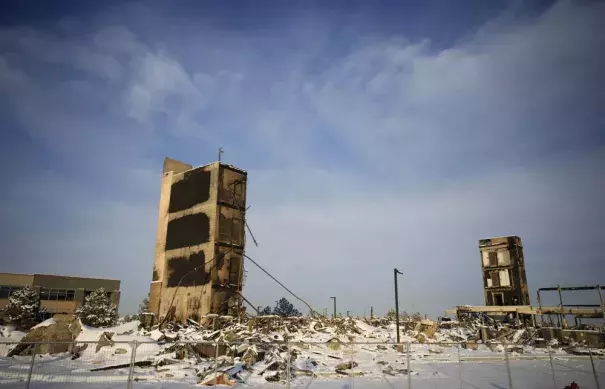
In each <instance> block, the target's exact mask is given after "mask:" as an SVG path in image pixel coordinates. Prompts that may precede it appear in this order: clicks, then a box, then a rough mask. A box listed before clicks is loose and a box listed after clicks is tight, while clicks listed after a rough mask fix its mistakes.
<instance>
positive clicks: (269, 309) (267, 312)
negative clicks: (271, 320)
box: [260, 305, 273, 316]
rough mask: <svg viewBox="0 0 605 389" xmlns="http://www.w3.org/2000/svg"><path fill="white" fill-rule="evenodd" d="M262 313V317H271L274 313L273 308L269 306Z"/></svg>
mask: <svg viewBox="0 0 605 389" xmlns="http://www.w3.org/2000/svg"><path fill="white" fill-rule="evenodd" d="M260 313H261V315H265V316H267V315H271V314H272V313H273V311H272V310H271V307H270V306H268V305H267V306H266V307H265V308H263V310H262V311H260Z"/></svg>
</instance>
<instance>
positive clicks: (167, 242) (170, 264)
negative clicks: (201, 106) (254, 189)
mask: <svg viewBox="0 0 605 389" xmlns="http://www.w3.org/2000/svg"><path fill="white" fill-rule="evenodd" d="M246 180H247V173H246V172H245V171H244V170H241V169H238V168H236V167H234V166H231V165H227V164H225V163H222V162H214V163H211V164H208V165H205V166H201V167H197V168H193V167H192V166H191V165H188V164H186V163H183V162H179V161H175V160H172V159H170V158H166V159H165V160H164V170H163V176H162V187H161V195H160V206H159V218H158V230H157V240H156V247H155V262H154V266H153V280H152V282H151V287H150V296H149V309H150V312H152V313H155V314H156V316H158V317H159V318H162V317H166V316H170V317H171V318H173V319H174V320H177V321H184V320H186V319H188V318H192V319H194V320H197V319H198V318H200V317H202V316H204V315H207V314H230V315H234V316H236V315H238V314H239V313H240V309H241V303H240V301H241V300H240V298H239V297H240V292H241V290H242V286H243V254H244V245H245V233H244V226H245V223H244V220H245V219H244V217H245V210H246V185H247V183H246Z"/></svg>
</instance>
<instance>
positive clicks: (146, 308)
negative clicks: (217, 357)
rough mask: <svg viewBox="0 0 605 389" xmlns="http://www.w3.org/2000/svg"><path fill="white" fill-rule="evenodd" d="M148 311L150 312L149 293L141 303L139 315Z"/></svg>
mask: <svg viewBox="0 0 605 389" xmlns="http://www.w3.org/2000/svg"><path fill="white" fill-rule="evenodd" d="M147 312H149V294H148V295H147V297H145V298H144V299H143V301H141V303H140V304H139V315H140V314H141V313H147Z"/></svg>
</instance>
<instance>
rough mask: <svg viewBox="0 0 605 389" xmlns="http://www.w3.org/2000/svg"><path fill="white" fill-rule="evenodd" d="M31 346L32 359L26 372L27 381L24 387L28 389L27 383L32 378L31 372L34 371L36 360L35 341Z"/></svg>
mask: <svg viewBox="0 0 605 389" xmlns="http://www.w3.org/2000/svg"><path fill="white" fill-rule="evenodd" d="M32 346H33V349H32V361H31V364H30V365H29V372H28V373H27V383H26V384H25V389H29V383H30V382H31V380H32V373H33V371H34V362H35V361H36V343H33V344H32Z"/></svg>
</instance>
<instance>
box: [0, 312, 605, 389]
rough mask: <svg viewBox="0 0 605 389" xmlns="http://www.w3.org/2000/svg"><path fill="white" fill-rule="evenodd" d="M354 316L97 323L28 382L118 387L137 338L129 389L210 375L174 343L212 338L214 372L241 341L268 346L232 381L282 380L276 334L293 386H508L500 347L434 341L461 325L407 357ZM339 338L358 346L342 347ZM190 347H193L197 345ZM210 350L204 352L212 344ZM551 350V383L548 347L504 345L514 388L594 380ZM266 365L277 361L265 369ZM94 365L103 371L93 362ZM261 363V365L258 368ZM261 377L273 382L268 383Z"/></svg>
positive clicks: (6, 375)
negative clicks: (284, 321)
mask: <svg viewBox="0 0 605 389" xmlns="http://www.w3.org/2000/svg"><path fill="white" fill-rule="evenodd" d="M352 322H354V324H355V328H354V330H349V329H350V328H349V329H348V330H347V332H346V333H343V331H342V327H339V326H338V325H339V324H333V323H332V324H326V323H320V322H314V321H310V322H308V323H306V322H303V323H302V324H301V323H298V324H297V325H298V327H296V326H295V325H292V326H290V327H279V328H278V329H275V328H271V329H269V330H260V329H259V330H252V329H251V327H250V326H249V325H248V324H236V323H234V324H231V325H229V326H226V327H224V328H223V329H222V330H219V331H214V330H211V329H201V330H198V329H196V328H194V327H189V328H185V329H181V330H179V331H177V332H170V331H165V332H164V333H160V334H157V333H156V334H152V333H150V332H146V331H143V330H138V325H139V323H138V322H132V323H126V324H122V325H120V326H116V327H112V328H104V329H97V328H91V327H86V326H83V328H82V332H81V333H80V335H79V336H78V338H77V339H76V348H77V349H79V350H78V351H77V358H76V359H72V358H73V357H72V354H71V353H64V354H54V355H37V356H36V357H35V363H34V369H33V371H32V381H33V383H32V386H31V387H32V388H43V389H54V388H74V389H76V388H77V389H80V388H84V387H86V388H95V387H99V388H101V387H102V388H125V387H126V382H127V379H128V375H129V363H130V361H131V360H132V352H133V348H132V345H133V342H134V341H136V342H138V347H137V349H136V354H135V358H134V360H135V362H136V363H137V364H139V365H137V366H135V367H134V369H133V377H134V379H135V382H134V388H150V389H151V388H174V389H177V388H192V387H194V386H195V385H196V384H198V382H199V381H200V378H199V377H200V376H206V377H208V374H211V373H212V372H213V371H214V366H215V365H214V363H215V360H214V358H212V357H209V358H201V357H198V356H195V355H192V354H191V353H190V354H188V355H186V356H185V357H184V358H183V359H180V360H179V359H177V352H176V349H178V348H179V347H184V346H183V342H212V341H220V342H230V344H231V345H232V346H233V347H232V349H231V350H230V351H229V352H228V355H225V356H220V357H219V360H218V362H219V364H218V369H217V370H218V371H219V372H221V371H224V370H227V369H229V368H231V367H233V366H235V368H234V370H237V366H238V364H241V363H242V362H243V361H242V357H238V356H236V355H235V354H236V349H237V348H239V349H240V356H241V352H242V351H243V350H247V349H251V350H250V351H252V350H257V351H264V352H265V353H266V354H265V357H264V358H263V359H262V360H261V361H259V362H256V363H254V364H253V365H252V366H251V367H248V368H246V369H244V370H243V371H242V372H241V373H240V376H239V378H241V380H243V382H238V383H237V384H236V386H237V387H246V388H250V389H260V388H277V387H281V388H283V387H284V383H285V379H286V371H285V369H284V367H285V365H286V362H287V352H286V350H287V349H286V348H285V346H284V345H283V344H282V345H277V344H275V342H276V341H283V340H284V337H287V338H288V339H289V342H290V344H291V345H290V350H291V351H292V353H293V355H295V356H294V357H292V360H291V363H292V366H293V369H292V385H291V387H292V388H305V389H332V388H334V389H342V388H343V387H345V385H348V388H349V389H354V388H369V389H382V388H385V389H386V388H407V380H408V370H411V375H410V377H411V379H412V387H414V388H421V389H424V388H452V387H456V388H458V387H463V388H475V389H476V388H508V387H509V382H508V373H507V369H506V364H505V361H504V352H503V350H504V349H503V347H502V345H499V347H495V348H493V350H495V351H492V350H491V349H490V348H489V347H487V346H486V345H483V344H479V345H478V346H477V348H476V350H473V349H472V347H468V348H459V347H458V346H457V345H451V344H450V345H446V344H443V343H438V341H451V339H452V338H456V339H467V338H469V336H470V335H469V333H468V331H465V330H464V329H463V328H453V329H447V330H445V329H444V330H440V331H439V332H438V333H436V334H435V336H434V338H431V339H430V340H429V342H427V343H425V344H417V343H416V344H411V350H410V351H411V353H410V361H409V365H408V360H407V356H406V354H405V352H401V351H404V350H396V349H395V347H394V346H393V345H392V344H385V343H387V342H390V343H392V342H393V341H394V338H395V326H394V325H393V324H386V325H378V326H373V325H371V324H368V323H366V322H364V321H361V320H355V321H352ZM349 324H350V322H349ZM13 332H14V331H12V330H9V329H6V328H2V329H1V332H0V333H1V334H2V336H3V337H4V338H6V336H5V335H4V334H7V335H10V334H12V333H13ZM408 333H409V334H414V333H415V332H413V331H412V332H408ZM104 334H111V335H110V336H109V337H110V338H111V339H110V340H107V341H106V342H105V344H106V345H104V346H103V347H99V348H97V344H94V343H89V342H96V341H98V340H99V338H103V337H107V335H104ZM17 335H18V334H17ZM159 335H162V336H161V337H166V338H168V339H172V340H176V339H177V338H178V339H179V341H176V342H175V341H165V340H159V341H157V342H156V341H154V340H153V339H152V338H154V339H160V338H161V337H160V338H158V336H159ZM521 335H522V334H521V333H520V332H518V333H515V335H514V336H515V337H517V338H518V337H521ZM401 340H402V342H414V341H416V339H415V338H414V337H412V336H408V335H403V336H402V339H401ZM242 342H243V344H242ZM297 342H299V343H297ZM326 342H328V343H326ZM347 342H363V343H365V344H356V345H350V344H346V343H347ZM271 343H273V344H271ZM378 343H382V344H378ZM85 345H86V346H85ZM196 345H197V346H199V345H200V343H197V344H196ZM0 346H1V345H0ZM84 347H85V348H84ZM168 348H170V349H169V350H168ZM521 351H522V353H521ZM206 352H207V351H206ZM207 353H208V352H207ZM210 353H211V354H212V348H211V349H210ZM3 355H6V354H3ZM208 355H209V356H210V354H208ZM459 356H460V358H461V359H462V360H463V362H462V364H459V363H458V357H459ZM553 357H554V358H553V365H552V368H554V370H555V375H556V377H555V381H556V385H555V384H553V377H552V374H551V369H552V368H551V363H550V358H549V355H548V352H547V351H546V349H540V348H533V347H529V346H525V347H522V348H521V349H520V350H519V351H518V352H512V353H510V354H509V359H510V366H511V376H512V380H513V386H514V387H515V388H536V389H541V388H553V385H555V387H556V388H563V387H564V386H565V385H568V384H569V383H570V382H571V381H572V380H575V381H576V382H577V383H578V384H579V385H580V387H581V388H583V389H584V388H593V387H596V385H595V383H594V377H593V374H592V366H591V364H590V359H589V357H587V356H572V355H568V354H566V353H565V352H564V351H561V350H557V351H555V352H554V353H553ZM181 358H182V356H181ZM351 362H354V363H352V365H353V368H350V369H347V368H346V367H345V368H344V370H342V368H343V367H342V366H341V367H340V369H341V370H340V373H337V372H336V370H338V369H339V368H338V365H339V364H343V363H345V364H349V363H351ZM597 362H599V361H598V360H597ZM30 363H31V356H23V357H21V356H17V357H12V358H0V387H11V388H12V387H19V386H22V387H24V380H25V379H26V378H27V375H28V372H29V367H30ZM140 364H146V365H144V366H141V365H140ZM271 366H273V367H277V369H274V370H270V369H271ZM99 368H109V369H108V370H97V369H99ZM265 368H268V369H269V370H267V371H266V372H265V373H263V374H262V375H261V373H262V372H263V370H264V369H265ZM596 369H597V371H598V373H599V374H600V375H601V382H605V363H600V364H598V365H597V366H596ZM95 370H97V371H95ZM347 375H349V377H347ZM269 376H273V377H274V378H276V379H278V381H280V382H275V383H274V382H267V379H266V378H267V377H269ZM461 382H462V385H461ZM198 387H199V386H198Z"/></svg>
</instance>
